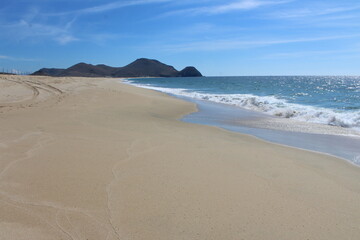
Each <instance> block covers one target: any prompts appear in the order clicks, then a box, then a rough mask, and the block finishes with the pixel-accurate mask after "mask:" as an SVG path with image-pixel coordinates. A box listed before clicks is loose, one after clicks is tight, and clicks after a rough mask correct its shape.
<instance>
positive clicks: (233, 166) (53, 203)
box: [0, 75, 360, 240]
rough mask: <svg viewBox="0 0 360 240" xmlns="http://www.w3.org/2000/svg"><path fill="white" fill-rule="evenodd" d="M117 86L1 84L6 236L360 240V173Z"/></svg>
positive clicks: (0, 224)
mask: <svg viewBox="0 0 360 240" xmlns="http://www.w3.org/2000/svg"><path fill="white" fill-rule="evenodd" d="M195 110H196V108H195V106H194V105H193V104H191V103H187V102H184V101H181V100H178V99H174V98H171V97H169V96H167V95H164V94H162V93H158V92H154V91H150V90H145V89H140V88H135V87H133V86H129V85H125V84H121V83H119V82H117V81H116V80H114V79H100V78H99V79H98V78H70V77H64V78H50V77H35V76H8V75H2V76H0V131H1V134H0V239H17V240H22V239H24V240H25V239H26V240H31V239H36V240H42V239H44V240H45V239H46V240H48V239H69V240H70V239H73V240H74V239H89V240H91V239H94V240H95V239H96V240H99V239H104V240H105V239H106V240H110V239H154V240H161V239H164V240H169V239H171V240H176V239H214V240H215V239H217V240H218V239H222V240H227V239H229V240H230V239H232V240H233V239H259V240H260V239H262V240H263V239H274V240H278V239H292V240H296V239H299V240H300V239H324V240H330V239H336V240H338V239H354V240H355V239H360V205H359V204H360V169H359V168H357V167H355V166H352V165H350V164H349V163H347V162H345V161H342V160H339V159H336V158H334V157H330V156H326V155H322V154H317V153H312V152H307V151H303V150H298V149H293V148H288V147H283V146H280V145H275V144H271V143H267V142H264V141H261V140H258V139H256V138H254V137H251V136H246V135H242V134H238V133H232V132H228V131H225V130H221V129H218V128H215V127H208V126H200V125H195V124H189V123H184V122H181V121H178V120H177V119H179V118H180V117H181V116H183V115H185V114H187V113H190V112H192V111H195Z"/></svg>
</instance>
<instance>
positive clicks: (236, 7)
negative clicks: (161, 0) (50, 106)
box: [165, 0, 292, 16]
mask: <svg viewBox="0 0 360 240" xmlns="http://www.w3.org/2000/svg"><path fill="white" fill-rule="evenodd" d="M291 1H292V0H287V1H285V0H284V1H265V0H262V1H261V0H241V1H233V2H230V3H226V4H221V5H214V6H209V7H196V8H187V9H182V10H176V11H171V12H168V13H166V14H165V16H168V15H178V14H183V13H190V14H193V15H199V14H210V15H211V14H224V13H228V12H232V11H241V10H242V11H245V10H252V9H256V8H259V7H263V6H267V5H277V4H285V3H289V2H291Z"/></svg>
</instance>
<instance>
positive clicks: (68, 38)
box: [1, 19, 79, 44]
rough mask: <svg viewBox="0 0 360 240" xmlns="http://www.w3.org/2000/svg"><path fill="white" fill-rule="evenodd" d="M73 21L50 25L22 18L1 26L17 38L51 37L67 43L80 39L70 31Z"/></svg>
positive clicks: (61, 42)
mask: <svg viewBox="0 0 360 240" xmlns="http://www.w3.org/2000/svg"><path fill="white" fill-rule="evenodd" d="M72 22H73V21H70V22H68V23H66V24H65V25H49V24H43V23H38V22H29V21H26V20H24V19H22V20H20V21H18V22H16V23H13V24H8V25H3V26H1V28H4V29H3V30H5V31H6V32H7V33H8V34H9V35H10V36H11V37H12V38H16V39H17V40H24V39H41V38H50V39H52V40H54V41H56V42H58V43H60V44H66V43H69V42H73V41H77V40H79V39H78V38H76V37H74V36H73V35H72V34H71V32H70V31H69V29H70V27H71V24H72Z"/></svg>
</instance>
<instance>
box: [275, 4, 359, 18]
mask: <svg viewBox="0 0 360 240" xmlns="http://www.w3.org/2000/svg"><path fill="white" fill-rule="evenodd" d="M359 9H360V6H351V7H333V8H321V7H312V8H302V9H295V10H289V9H287V10H286V11H282V12H275V13H272V14H271V15H270V16H271V17H273V18H305V17H314V16H324V15H331V14H337V13H344V12H350V11H355V10H359Z"/></svg>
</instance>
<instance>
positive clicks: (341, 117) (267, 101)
mask: <svg viewBox="0 0 360 240" xmlns="http://www.w3.org/2000/svg"><path fill="white" fill-rule="evenodd" d="M127 83H130V84H132V85H135V86H139V87H143V88H148V89H153V90H157V91H161V92H165V93H168V94H173V95H178V96H184V97H190V98H195V99H198V100H207V101H212V102H216V103H223V104H229V105H234V106H238V107H242V108H245V109H249V110H254V111H259V112H263V113H266V114H269V115H272V116H276V117H282V118H291V119H295V120H299V121H305V122H313V123H321V124H327V125H332V126H340V127H345V128H352V129H354V130H358V131H360V111H359V110H357V111H347V112H345V111H336V110H333V109H327V108H320V107H315V106H306V105H301V104H295V103H289V102H287V101H286V100H284V99H279V98H276V97H274V96H256V95H252V94H210V93H200V92H191V91H188V90H187V89H181V88H161V87H153V86H150V85H143V84H133V83H131V81H128V82H127Z"/></svg>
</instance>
